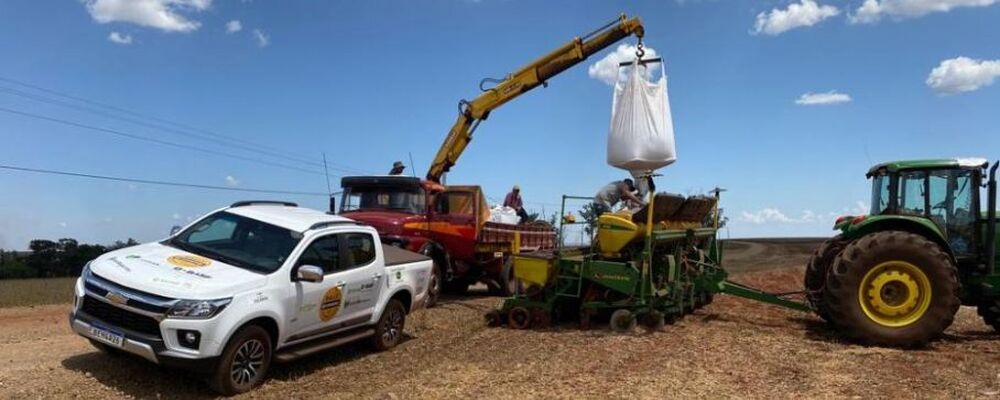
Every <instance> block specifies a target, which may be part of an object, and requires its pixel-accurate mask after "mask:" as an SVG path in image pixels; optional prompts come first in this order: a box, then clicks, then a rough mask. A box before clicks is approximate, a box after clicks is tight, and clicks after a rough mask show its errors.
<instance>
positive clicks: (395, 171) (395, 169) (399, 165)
mask: <svg viewBox="0 0 1000 400" xmlns="http://www.w3.org/2000/svg"><path fill="white" fill-rule="evenodd" d="M404 169H406V166H405V165H403V162H402V161H396V162H394V163H392V169H390V170H389V175H402V174H403V170H404Z"/></svg>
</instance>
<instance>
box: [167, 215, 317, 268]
mask: <svg viewBox="0 0 1000 400" xmlns="http://www.w3.org/2000/svg"><path fill="white" fill-rule="evenodd" d="M301 236H302V235H301V234H299V233H298V232H293V231H290V230H288V229H285V228H281V227H278V226H274V225H271V224H268V223H264V222H261V221H257V220H254V219H250V218H246V217H242V216H239V215H236V214H231V213H228V212H225V211H219V212H217V213H215V214H212V215H209V216H208V217H205V218H204V219H202V220H201V221H198V223H196V224H194V225H192V226H191V227H190V228H188V229H187V230H185V231H184V232H181V233H180V234H178V235H177V236H174V237H173V238H172V239H169V240H167V241H166V242H165V243H164V244H166V245H169V246H173V247H176V248H179V249H181V250H184V251H188V252H191V253H194V254H197V255H200V256H203V257H208V258H211V259H214V260H217V261H220V262H224V263H226V264H230V265H233V266H236V267H240V268H244V269H248V270H251V271H255V272H262V273H270V272H274V271H276V270H277V269H278V268H281V265H282V264H283V263H284V262H285V260H286V259H287V258H288V256H289V254H291V252H292V249H294V248H295V246H296V245H297V244H298V243H299V240H300V239H301V238H302V237H301Z"/></svg>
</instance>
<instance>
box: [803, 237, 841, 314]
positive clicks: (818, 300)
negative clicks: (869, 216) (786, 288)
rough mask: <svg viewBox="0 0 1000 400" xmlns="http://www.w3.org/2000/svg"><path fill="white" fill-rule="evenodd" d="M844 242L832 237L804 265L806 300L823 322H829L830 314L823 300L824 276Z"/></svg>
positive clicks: (839, 238)
mask: <svg viewBox="0 0 1000 400" xmlns="http://www.w3.org/2000/svg"><path fill="white" fill-rule="evenodd" d="M846 244H847V243H846V241H845V240H844V239H843V237H842V236H841V235H837V236H834V237H832V238H830V239H828V240H826V241H825V242H823V244H821V245H820V246H819V247H818V248H816V251H815V252H813V255H812V257H809V263H808V264H806V276H805V288H806V298H807V299H808V300H809V304H811V305H812V307H813V309H814V310H816V314H817V315H819V316H820V318H823V320H824V321H829V320H830V312H829V310H827V308H828V306H827V304H826V301H824V300H823V288H825V287H826V275H827V271H829V270H830V265H831V264H833V260H834V258H836V257H837V254H840V252H841V250H843V249H844V246H845V245H846Z"/></svg>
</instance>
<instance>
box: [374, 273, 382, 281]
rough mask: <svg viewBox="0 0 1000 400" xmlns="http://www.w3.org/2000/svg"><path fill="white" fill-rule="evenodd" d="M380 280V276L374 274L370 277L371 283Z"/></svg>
mask: <svg viewBox="0 0 1000 400" xmlns="http://www.w3.org/2000/svg"><path fill="white" fill-rule="evenodd" d="M381 278H382V274H375V275H372V280H373V281H377V280H379V279H381Z"/></svg>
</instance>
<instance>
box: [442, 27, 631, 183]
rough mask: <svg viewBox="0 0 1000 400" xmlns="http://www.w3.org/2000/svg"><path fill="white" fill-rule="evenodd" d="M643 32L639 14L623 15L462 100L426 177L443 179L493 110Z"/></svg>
mask: <svg viewBox="0 0 1000 400" xmlns="http://www.w3.org/2000/svg"><path fill="white" fill-rule="evenodd" d="M643 34H644V31H643V27H642V22H641V21H640V20H639V18H638V17H633V18H628V17H626V16H625V14H622V15H621V16H620V17H619V18H618V19H617V20H615V21H614V22H612V23H610V24H608V25H605V26H603V27H601V28H600V29H598V30H596V31H594V32H592V33H590V34H589V35H587V36H584V37H583V38H579V37H577V38H574V39H573V40H571V41H570V42H569V43H566V44H565V45H563V46H561V47H559V48H558V49H556V50H554V51H552V52H551V53H549V54H546V55H545V56H543V57H541V58H539V59H538V60H535V61H534V62H532V63H531V64H528V65H526V66H524V67H523V68H521V69H519V70H517V71H516V72H514V73H512V74H510V75H507V77H505V78H504V79H503V80H501V81H500V82H499V83H498V84H497V85H496V86H495V87H493V88H491V89H486V90H484V92H483V93H482V94H481V95H479V97H476V98H475V99H474V100H472V101H466V100H462V101H461V102H459V115H458V119H457V120H456V121H455V124H454V125H452V127H451V130H450V131H449V132H448V137H447V138H445V140H444V143H442V145H441V148H440V149H439V150H438V152H437V155H436V156H434V161H433V162H432V163H431V166H430V169H429V170H428V171H427V180H429V181H432V182H437V183H440V182H441V176H442V175H444V173H445V172H448V170H449V169H451V167H452V166H453V165H455V162H457V161H458V157H459V156H461V155H462V152H463V151H464V150H465V147H466V146H468V144H469V142H470V141H471V140H472V133H473V132H474V131H475V129H476V126H478V125H479V122H481V121H482V120H485V119H486V118H487V117H489V114H490V112H491V111H493V110H495V109H497V108H499V107H500V106H502V105H503V104H504V103H507V102H508V101H511V100H513V99H514V98H516V97H518V96H520V95H521V94H524V93H525V92H528V91H529V90H531V89H534V88H536V87H538V86H539V85H546V81H547V80H548V79H549V78H552V77H553V76H556V75H558V74H560V73H562V72H563V71H565V70H567V69H569V68H571V67H573V66H574V65H576V64H578V63H580V62H581V61H583V60H585V59H587V57H589V56H590V55H592V54H594V53H596V52H598V51H601V50H603V49H605V48H607V47H608V46H611V45H612V44H614V43H615V42H618V41H619V40H621V39H624V38H625V37H628V36H629V35H635V36H636V37H638V38H639V41H640V43H641V42H642V37H643ZM484 81H485V80H484ZM480 88H482V85H480Z"/></svg>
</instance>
